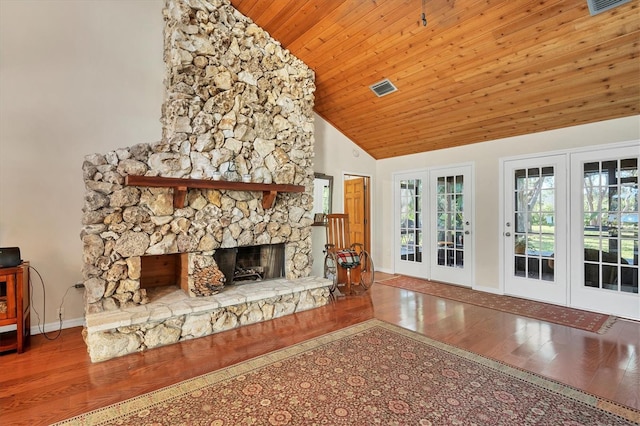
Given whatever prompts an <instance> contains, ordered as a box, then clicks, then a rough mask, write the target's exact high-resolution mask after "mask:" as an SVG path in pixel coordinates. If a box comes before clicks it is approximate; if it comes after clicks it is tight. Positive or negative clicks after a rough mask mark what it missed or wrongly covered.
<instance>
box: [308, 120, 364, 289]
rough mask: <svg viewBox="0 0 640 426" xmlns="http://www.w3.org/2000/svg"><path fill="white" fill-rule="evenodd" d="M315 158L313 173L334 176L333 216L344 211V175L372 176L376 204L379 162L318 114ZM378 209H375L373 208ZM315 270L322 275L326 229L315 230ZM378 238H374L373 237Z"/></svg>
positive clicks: (319, 227)
mask: <svg viewBox="0 0 640 426" xmlns="http://www.w3.org/2000/svg"><path fill="white" fill-rule="evenodd" d="M315 154H316V156H315V158H314V161H313V171H314V172H317V173H324V174H326V175H330V176H333V203H332V204H333V205H332V210H333V213H342V212H344V191H343V189H344V185H343V180H342V179H343V176H344V174H345V173H348V174H349V173H350V174H356V175H364V176H371V177H372V179H371V187H372V198H373V200H372V201H373V203H374V204H373V205H375V203H376V199H375V194H374V193H373V191H375V187H376V179H375V172H376V160H374V158H373V157H371V156H370V155H369V154H367V153H366V152H364V151H363V150H362V149H361V148H360V147H358V146H357V145H356V144H354V143H353V142H352V141H351V140H350V139H348V138H347V137H346V136H344V135H343V134H342V133H340V132H339V131H338V130H336V128H335V127H333V126H332V125H331V124H329V123H328V122H327V121H325V120H324V119H322V117H320V116H319V115H317V114H316V123H315ZM372 210H375V209H372ZM371 215H372V218H371V220H372V222H373V223H374V226H375V222H376V216H377V215H376V212H375V211H373V212H372V214H371ZM312 238H313V245H312V250H313V258H314V262H313V269H312V274H313V275H316V276H322V274H323V262H324V254H323V252H322V250H323V249H324V244H325V242H326V239H327V236H326V230H325V227H323V226H314V227H313V233H312ZM373 239H375V236H374V237H373Z"/></svg>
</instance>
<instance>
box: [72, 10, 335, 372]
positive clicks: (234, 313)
mask: <svg viewBox="0 0 640 426" xmlns="http://www.w3.org/2000/svg"><path fill="white" fill-rule="evenodd" d="M163 13H164V17H165V23H166V25H165V31H164V41H165V53H164V59H165V63H166V67H167V76H166V78H165V86H166V95H165V101H164V104H163V106H162V117H161V123H162V126H163V136H162V140H161V141H159V142H156V143H150V144H146V143H141V144H136V145H132V146H128V147H124V148H120V149H115V150H113V151H111V152H107V153H104V154H101V153H98V154H91V155H87V156H86V157H85V162H84V164H83V167H82V170H83V177H84V182H85V187H86V194H85V204H84V208H83V219H82V221H83V228H82V233H81V238H82V242H83V260H84V266H83V277H84V284H85V288H86V290H85V311H86V318H87V327H86V330H85V340H86V342H87V346H88V349H89V354H90V356H91V359H92V360H93V361H100V360H104V359H108V358H110V357H115V356H119V355H124V354H126V353H131V352H135V351H140V350H144V349H147V348H151V347H156V346H160V345H164V344H169V343H174V342H177V341H179V340H184V339H189V338H193V337H200V336H204V335H207V334H211V333H215V332H218V331H221V330H226V329H228V328H232V327H235V326H239V325H244V324H249V323H253V322H256V321H262V320H266V319H270V318H275V317H277V316H281V315H286V314H288V313H293V312H297V311H300V310H304V309H309V308H312V307H317V306H321V305H324V304H326V303H328V300H329V298H328V295H329V292H328V286H329V285H330V283H329V282H328V281H327V280H324V279H319V278H311V277H309V275H310V273H311V266H312V261H313V259H312V254H311V224H312V223H313V219H312V214H311V211H312V208H313V163H312V159H313V155H314V154H313V143H314V136H313V131H314V125H313V120H314V114H313V100H314V96H313V93H314V91H315V83H314V75H313V71H312V70H310V69H309V67H307V66H306V65H305V64H304V63H302V62H301V61H300V60H299V59H297V58H295V57H294V56H292V55H291V54H290V52H288V51H287V50H286V49H283V48H282V47H281V46H280V43H279V42H278V41H276V40H274V39H273V38H271V37H270V36H269V34H268V33H266V32H265V31H263V30H262V29H261V28H259V27H258V26H257V25H255V24H254V23H253V22H252V21H251V20H250V19H248V18H246V17H244V16H243V15H241V14H240V13H239V12H238V11H236V10H235V9H234V8H233V7H232V6H231V4H230V2H229V0H166V7H165V9H164V11H163ZM133 176H135V177H138V180H137V181H135V180H132V182H137V183H133V184H129V183H128V182H129V181H130V180H131V179H132V177H133ZM139 177H147V178H151V177H155V178H159V179H160V180H162V179H164V181H165V182H166V180H167V178H171V179H175V180H178V184H177V185H174V186H171V187H152V185H149V186H144V185H143V184H142V183H143V182H145V181H144V179H140V178H139ZM241 177H242V179H249V180H250V181H251V183H249V184H247V186H242V185H244V184H243V183H240V184H236V182H237V181H238V180H240V178H241ZM219 179H222V180H226V181H230V182H234V184H231V183H230V182H229V183H228V184H226V185H217V186H216V185H211V184H209V182H207V185H205V186H196V187H190V186H189V184H188V183H189V182H191V183H193V182H194V181H207V180H208V181H211V182H213V181H215V180H219ZM187 181H189V182H187ZM146 182H148V180H147V181H146ZM181 182H184V185H183V184H182V183H181ZM138 185H140V186H138ZM276 187H286V188H291V187H295V188H297V190H296V191H291V192H280V191H278V190H277V189H276ZM245 188H246V189H245ZM252 188H253V189H252ZM300 191H302V192H300ZM265 201H268V202H265ZM280 244H281V245H283V246H284V260H283V261H284V277H283V278H282V279H276V280H274V281H266V280H265V281H261V282H259V283H255V284H243V285H242V286H238V287H237V288H232V287H229V288H222V289H220V290H221V291H220V292H219V293H218V294H213V295H212V293H213V292H217V291H218V290H219V287H220V286H219V285H218V286H216V284H214V283H204V284H205V285H206V286H209V287H208V288H209V289H211V288H212V287H214V286H215V288H214V289H213V291H212V292H209V293H207V292H204V291H197V292H194V291H192V290H191V289H192V288H193V287H192V286H191V284H189V287H188V290H187V292H188V293H189V294H191V295H192V296H198V297H192V298H190V299H189V297H188V296H187V294H186V293H185V292H184V290H180V289H179V288H177V287H173V286H169V287H164V288H163V287H158V288H155V287H152V288H145V286H141V283H140V279H141V269H142V262H143V261H142V259H143V258H145V262H146V260H148V259H147V258H146V257H148V256H158V257H160V256H165V255H170V256H172V255H178V257H177V259H178V260H177V262H178V263H179V268H180V274H181V276H186V277H187V279H186V280H184V279H183V280H182V282H184V281H187V282H189V283H191V282H193V281H194V279H195V278H194V277H196V276H197V277H198V279H199V280H200V281H202V280H201V277H202V276H205V277H208V276H213V275H217V276H219V274H217V272H219V271H220V269H219V268H218V265H217V264H216V257H215V255H216V252H217V251H219V250H222V249H233V248H238V247H245V246H261V245H280ZM203 271H205V272H204V273H203ZM158 275H161V273H159V274H158ZM201 284H202V283H201ZM218 284H219V283H218ZM198 288H199V289H204V288H205V287H204V286H199V287H198ZM252 291H253V292H255V294H249V292H252Z"/></svg>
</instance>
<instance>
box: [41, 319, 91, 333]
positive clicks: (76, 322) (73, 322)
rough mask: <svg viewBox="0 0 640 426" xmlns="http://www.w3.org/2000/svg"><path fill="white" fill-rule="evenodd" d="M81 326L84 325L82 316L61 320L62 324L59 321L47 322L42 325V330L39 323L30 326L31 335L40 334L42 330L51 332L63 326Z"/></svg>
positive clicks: (62, 328)
mask: <svg viewBox="0 0 640 426" xmlns="http://www.w3.org/2000/svg"><path fill="white" fill-rule="evenodd" d="M82 326H84V317H82V318H73V319H68V320H62V326H61V324H60V322H59V321H56V322H49V323H46V324H45V325H44V330H43V327H42V326H40V325H33V326H31V335H32V336H34V335H36V334H42V332H43V331H44V332H45V333H52V332H56V331H58V330H64V329H65V328H73V327H82Z"/></svg>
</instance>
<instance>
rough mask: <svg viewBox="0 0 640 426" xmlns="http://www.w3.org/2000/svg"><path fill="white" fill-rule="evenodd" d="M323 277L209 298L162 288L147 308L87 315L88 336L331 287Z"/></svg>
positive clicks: (262, 283)
mask: <svg viewBox="0 0 640 426" xmlns="http://www.w3.org/2000/svg"><path fill="white" fill-rule="evenodd" d="M330 285H331V282H330V281H329V280H327V279H324V278H318V277H306V278H297V279H296V280H287V279H275V280H269V281H260V282H255V283H250V284H241V285H234V286H229V287H227V288H225V289H223V290H222V291H221V292H220V293H218V294H215V295H213V296H209V297H197V298H194V297H189V296H187V295H186V294H185V293H184V291H182V290H181V289H179V288H175V289H174V288H171V289H163V290H161V292H160V293H159V294H156V295H155V297H154V300H152V301H151V302H149V303H147V304H146V305H137V306H133V307H130V308H124V309H120V310H117V311H106V312H99V313H95V314H88V315H87V316H86V329H87V331H88V332H89V333H92V332H98V331H105V330H111V329H115V328H118V327H128V326H132V325H139V324H143V323H146V322H149V321H163V320H165V319H167V318H171V317H175V316H179V315H189V314H198V313H205V312H209V311H213V310H214V309H219V308H224V307H227V306H233V305H240V304H242V303H250V302H256V301H259V300H264V299H269V298H273V297H277V296H284V295H287V294H294V293H299V292H301V291H304V290H313V289H316V288H321V287H329V286H330Z"/></svg>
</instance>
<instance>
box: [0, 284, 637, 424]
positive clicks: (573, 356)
mask: <svg viewBox="0 0 640 426" xmlns="http://www.w3.org/2000/svg"><path fill="white" fill-rule="evenodd" d="M381 276H382V277H384V275H383V274H381ZM370 318H378V319H380V320H383V321H387V322H390V323H392V324H397V325H399V326H401V327H404V328H407V329H410V330H414V331H417V332H419V333H422V334H424V335H426V336H429V337H431V338H433V339H437V340H440V341H443V342H445V343H449V344H452V345H455V346H458V347H461V348H463V349H466V350H469V351H472V352H475V353H478V354H480V355H484V356H487V357H490V358H493V359H496V360H499V361H502V362H505V363H507V364H510V365H513V366H515V367H519V368H523V369H526V370H528V371H532V372H534V373H538V374H541V375H543V376H546V377H548V378H551V379H554V380H557V381H559V382H562V383H566V384H569V385H572V386H576V387H579V388H580V389H583V390H585V391H586V392H589V393H592V394H594V395H597V396H600V397H603V398H606V399H609V400H612V401H613V402H615V403H618V404H622V405H626V406H629V407H632V408H635V409H640V389H639V388H640V385H639V384H640V325H639V324H638V323H637V322H632V321H624V320H618V321H617V322H616V323H615V324H614V325H613V327H612V328H611V329H610V330H609V331H608V332H607V333H606V334H604V335H599V334H595V333H591V332H586V331H582V330H577V329H573V328H569V327H564V326H561V325H556V324H551V323H546V322H543V321H537V320H534V319H531V318H526V317H520V316H517V315H513V314H508V313H504V312H499V311H495V310H492V309H487V308H482V307H479V306H475V305H470V304H465V303H461V302H456V301H453V300H448V299H443V298H438V297H434V296H430V295H426V294H420V293H414V292H411V291H408V290H403V289H399V288H395V287H390V286H389V287H388V286H385V285H381V284H375V285H374V286H373V287H372V288H371V289H370V291H369V292H368V293H366V294H360V295H354V296H350V297H346V298H339V299H338V300H336V301H335V302H333V303H331V304H330V305H328V306H325V307H322V308H319V309H314V310H311V311H306V312H301V313H298V314H294V315H291V316H287V317H284V318H278V319H276V320H272V321H267V322H263V323H259V324H253V325H250V326H245V327H242V328H239V329H236V330H230V331H227V332H223V333H218V334H215V335H212V336H208V337H203V338H199V339H194V340H189V341H185V342H181V343H178V344H174V345H169V346H165V347H162V348H157V349H152V350H149V351H146V352H143V353H137V354H132V355H128V356H124V357H120V358H116V359H112V360H109V361H105V362H102V363H97V364H92V363H91V362H90V360H89V357H88V354H87V351H86V346H85V344H84V342H83V340H82V336H81V328H72V329H67V330H63V331H62V333H61V335H60V337H59V338H58V339H57V340H54V341H48V340H46V339H45V338H44V337H43V336H42V335H37V336H34V337H33V338H32V343H31V346H30V347H29V348H28V350H27V351H25V352H24V353H23V354H20V355H18V354H16V353H8V354H4V355H2V356H0V366H1V369H0V372H1V373H0V423H1V424H3V425H40V424H42V425H44V424H50V423H52V422H55V421H58V420H63V419H65V418H68V417H71V416H74V415H77V414H81V413H83V412H86V411H88V410H92V409H96V408H100V407H103V406H105V405H109V404H112V403H115V402H118V401H121V400H123V399H126V398H131V397H134V396H137V395H140V394H142V393H145V392H150V391H153V390H156V389H158V388H161V387H164V386H168V385H171V384H174V383H177V382H180V381H182V380H186V379H189V378H192V377H195V376H198V375H201V374H205V373H207V372H210V371H214V370H217V369H220V368H224V367H226V366H229V365H233V364H236V363H238V362H242V361H245V360H247V359H250V358H254V357H256V356H260V355H263V354H265V353H268V352H271V351H274V350H278V349H281V348H285V347H287V346H290V345H293V344H296V343H299V342H302V341H305V340H308V339H312V338H314V337H317V336H321V335H323V334H326V333H329V332H331V331H335V330H338V329H341V328H344V327H348V326H350V325H353V324H357V323H359V322H362V321H366V320H367V319H370Z"/></svg>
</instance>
